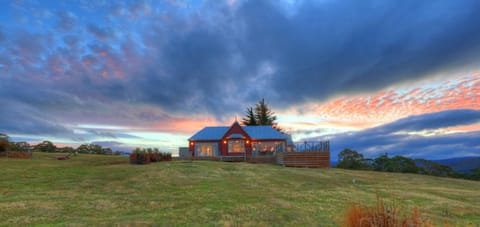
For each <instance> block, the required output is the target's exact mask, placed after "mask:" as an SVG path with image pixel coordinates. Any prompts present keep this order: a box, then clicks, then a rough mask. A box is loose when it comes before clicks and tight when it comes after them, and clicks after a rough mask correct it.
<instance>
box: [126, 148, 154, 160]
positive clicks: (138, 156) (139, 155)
mask: <svg viewBox="0 0 480 227" xmlns="http://www.w3.org/2000/svg"><path fill="white" fill-rule="evenodd" d="M130 164H150V155H149V154H148V153H147V152H145V149H140V148H138V147H137V148H135V150H133V152H132V153H131V154H130Z"/></svg>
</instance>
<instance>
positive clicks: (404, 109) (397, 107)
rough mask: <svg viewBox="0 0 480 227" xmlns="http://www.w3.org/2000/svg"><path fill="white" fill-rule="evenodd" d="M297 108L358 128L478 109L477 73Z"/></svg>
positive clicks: (479, 81) (327, 121) (479, 87)
mask: <svg viewBox="0 0 480 227" xmlns="http://www.w3.org/2000/svg"><path fill="white" fill-rule="evenodd" d="M298 109H302V110H303V112H304V113H307V114H308V115H315V116H317V117H318V118H320V119H323V121H324V123H325V124H329V125H334V126H338V127H345V126H350V127H353V128H359V129H362V128H370V127H374V126H378V125H382V124H385V123H389V122H392V121H395V120H398V119H400V118H404V117H408V116H410V115H418V114H426V113H432V112H438V111H444V110H452V109H477V110H479V109H480V73H478V72H477V73H474V74H472V75H470V76H467V77H463V78H460V79H456V80H449V81H445V82H443V83H439V84H434V85H432V84H430V85H428V86H424V87H421V86H419V87H415V88H412V89H404V90H401V89H395V90H387V91H382V92H379V93H377V94H372V95H368V96H352V97H342V98H337V99H334V100H331V101H329V102H327V103H323V104H315V103H309V104H306V105H304V106H302V107H299V108H298ZM294 112H295V111H294ZM288 114H299V113H298V112H297V113H288ZM460 129H462V130H475V129H477V128H476V127H471V128H469V127H463V128H460Z"/></svg>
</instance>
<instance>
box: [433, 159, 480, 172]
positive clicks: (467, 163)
mask: <svg viewBox="0 0 480 227" xmlns="http://www.w3.org/2000/svg"><path fill="white" fill-rule="evenodd" d="M433 161H434V162H436V163H439V164H442V165H447V166H450V167H452V169H453V171H455V172H461V173H468V172H470V171H471V170H472V169H475V168H480V157H461V158H450V159H441V160H433Z"/></svg>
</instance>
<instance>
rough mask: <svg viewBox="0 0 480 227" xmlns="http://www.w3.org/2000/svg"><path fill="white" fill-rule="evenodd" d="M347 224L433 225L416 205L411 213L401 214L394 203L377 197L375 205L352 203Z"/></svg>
mask: <svg viewBox="0 0 480 227" xmlns="http://www.w3.org/2000/svg"><path fill="white" fill-rule="evenodd" d="M344 224H345V226H348V227H370V226H375V227H418V226H433V225H432V224H430V223H429V222H428V221H427V220H424V219H422V217H421V215H420V211H419V210H418V209H417V208H416V207H415V208H413V209H412V211H411V214H410V215H401V212H400V209H399V208H398V207H397V206H395V204H394V203H392V204H386V203H385V202H384V201H383V200H381V199H379V198H377V204H376V206H375V207H368V206H362V205H359V204H351V205H350V207H349V208H348V211H347V213H346V215H345V223H344Z"/></svg>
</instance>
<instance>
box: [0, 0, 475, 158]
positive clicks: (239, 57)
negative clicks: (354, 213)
mask: <svg viewBox="0 0 480 227" xmlns="http://www.w3.org/2000/svg"><path fill="white" fill-rule="evenodd" d="M478 9H480V1H477V0H471V1H469V0H459V1H446V0H445V1H444V0H440V1H416V0H405V1H383V0H376V1H373V0H365V1H357V0H345V1H334V0H318V1H301V0H298V1H296V0H272V1H263V0H256V1H247V0H225V1H222V0H207V1H186V0H185V1H181V0H165V1H162V0H158V1H157V0H155V1H102V0H92V1H90V0H78V1H75V0H66V1H50V0H45V1H34V0H31V1H30V0H16V1H8V0H0V132H1V133H6V134H8V135H9V136H10V138H11V140H13V141H27V142H30V143H33V144H35V143H38V142H41V141H43V140H50V141H53V142H54V143H56V144H57V145H59V146H73V147H76V146H78V145H80V144H83V143H95V144H99V145H102V146H106V147H111V148H113V149H114V150H116V149H119V150H124V151H129V150H131V149H133V148H135V147H157V148H159V149H160V150H163V151H169V152H173V153H176V152H177V150H178V147H182V146H187V145H188V142H187V139H188V138H189V137H190V136H192V135H193V134H194V133H195V132H196V131H198V130H200V129H201V128H203V127H205V126H221V125H231V124H232V123H233V121H234V120H235V118H236V117H237V118H239V119H240V118H242V117H243V116H244V115H245V110H246V108H248V107H250V106H253V105H254V104H255V103H257V102H258V101H259V100H261V99H262V98H265V100H266V102H267V103H268V105H269V106H270V107H271V108H272V109H273V111H274V112H275V114H276V115H277V117H278V123H279V126H280V127H282V128H283V129H284V130H285V131H286V132H288V133H290V134H292V136H293V139H294V140H295V141H298V142H300V141H306V140H307V141H314V140H330V142H331V146H332V147H331V148H332V158H334V159H335V158H336V155H337V154H338V152H340V151H341V150H342V149H344V148H350V149H355V150H357V151H359V152H360V153H363V154H364V155H365V156H367V157H376V156H378V155H381V154H384V153H388V154H389V155H405V156H408V157H412V158H431V159H441V158H450V157H461V156H479V155H480V139H479V138H480V23H478Z"/></svg>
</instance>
